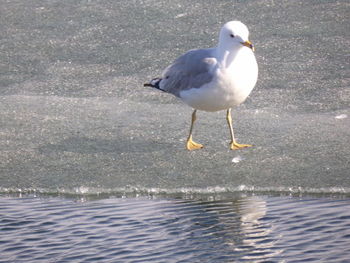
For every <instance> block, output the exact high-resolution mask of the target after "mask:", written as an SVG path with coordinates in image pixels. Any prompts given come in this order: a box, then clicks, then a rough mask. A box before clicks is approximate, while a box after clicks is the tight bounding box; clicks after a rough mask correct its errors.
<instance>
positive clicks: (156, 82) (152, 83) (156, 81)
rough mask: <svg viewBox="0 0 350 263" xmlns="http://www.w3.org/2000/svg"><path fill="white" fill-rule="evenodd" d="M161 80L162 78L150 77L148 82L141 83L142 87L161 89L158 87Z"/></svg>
mask: <svg viewBox="0 0 350 263" xmlns="http://www.w3.org/2000/svg"><path fill="white" fill-rule="evenodd" d="M161 80H162V79H161V78H155V79H152V80H151V81H150V82H148V83H145V84H143V86H144V87H152V88H156V89H159V90H162V89H161V88H160V87H159V83H160V82H161Z"/></svg>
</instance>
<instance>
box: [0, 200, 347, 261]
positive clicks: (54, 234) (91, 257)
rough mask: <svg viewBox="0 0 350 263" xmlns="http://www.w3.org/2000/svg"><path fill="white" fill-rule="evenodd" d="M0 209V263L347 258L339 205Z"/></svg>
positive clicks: (130, 203)
mask: <svg viewBox="0 0 350 263" xmlns="http://www.w3.org/2000/svg"><path fill="white" fill-rule="evenodd" d="M215 198H216V199H217V200H215ZM0 207H1V215H0V233H1V238H0V243H1V248H0V253H1V255H2V256H1V259H0V262H348V260H349V258H350V251H349V249H348V248H349V246H350V199H348V198H330V197H324V198H315V197H288V196H284V197H283V196H282V197H273V196H264V195H261V196H251V195H242V194H236V195H233V196H231V197H229V198H228V196H226V197H222V196H221V197H219V196H216V197H214V196H206V197H204V196H202V197H201V198H198V196H197V197H196V198H192V199H186V198H184V197H183V198H174V197H172V198H171V197H168V198H165V197H155V196H153V197H152V196H148V197H133V198H131V197H129V198H116V197H110V198H108V199H97V200H93V199H92V200H86V197H81V199H79V198H78V197H75V198H68V199H67V198H60V197H47V196H46V197H33V196H22V197H14V196H11V197H9V196H2V197H1V198H0Z"/></svg>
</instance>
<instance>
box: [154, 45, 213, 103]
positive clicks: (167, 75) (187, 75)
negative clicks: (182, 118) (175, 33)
mask: <svg viewBox="0 0 350 263" xmlns="http://www.w3.org/2000/svg"><path fill="white" fill-rule="evenodd" d="M212 53H213V49H211V48H210V49H195V50H190V51H188V52H187V53H185V54H184V55H182V56H180V57H179V58H177V59H176V60H175V61H174V63H173V64H171V65H170V66H169V67H167V68H166V69H165V70H164V72H163V76H162V80H161V81H160V83H159V86H160V89H161V90H163V91H165V92H169V93H172V94H174V95H175V96H177V97H179V94H180V92H181V91H182V90H186V89H191V88H200V87H201V86H203V85H204V84H206V83H209V82H210V81H212V79H213V73H212V70H211V69H212V68H213V66H214V65H215V64H216V59H215V58H214V57H213V56H212Z"/></svg>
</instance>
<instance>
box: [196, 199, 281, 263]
mask: <svg viewBox="0 0 350 263" xmlns="http://www.w3.org/2000/svg"><path fill="white" fill-rule="evenodd" d="M204 204H205V203H204ZM205 205H206V209H205V213H206V214H207V215H210V217H212V218H211V222H215V224H213V225H211V234H212V235H215V236H216V237H217V238H218V239H221V240H222V243H223V245H225V249H226V250H228V251H231V252H230V254H231V255H234V258H237V257H238V258H240V260H242V261H249V262H263V261H265V260H268V259H271V258H273V257H275V256H277V255H279V254H280V253H281V252H282V251H283V250H276V249H275V247H274V244H275V242H276V238H274V237H273V236H272V234H273V233H272V225H271V224H270V223H267V222H264V220H263V218H264V217H265V216H266V213H267V207H266V201H265V200H264V199H263V198H261V197H256V196H249V197H241V198H240V199H237V200H232V201H217V202H212V203H209V204H208V203H207V204H205ZM214 211H215V212H214ZM213 212H214V213H213ZM197 219H198V217H197ZM206 220H208V219H206Z"/></svg>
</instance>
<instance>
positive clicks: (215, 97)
mask: <svg viewBox="0 0 350 263" xmlns="http://www.w3.org/2000/svg"><path fill="white" fill-rule="evenodd" d="M257 77H258V65H257V62H256V59H255V56H254V53H253V52H252V51H251V50H250V49H248V48H243V49H242V50H241V52H239V54H237V56H235V58H234V59H233V61H232V63H230V65H229V66H228V67H227V68H223V67H221V66H220V65H218V66H217V68H216V69H215V77H214V79H213V80H212V81H211V82H210V83H208V84H206V85H203V86H202V87H200V88H192V89H188V90H184V91H181V92H180V97H181V98H182V100H183V101H184V102H185V103H186V104H188V105H189V106H191V107H193V108H195V109H198V110H204V111H219V110H225V109H228V108H231V107H235V106H238V105H239V104H241V103H242V102H244V101H245V99H246V98H247V97H248V95H249V94H250V92H251V91H252V90H253V88H254V86H255V84H256V81H257Z"/></svg>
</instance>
